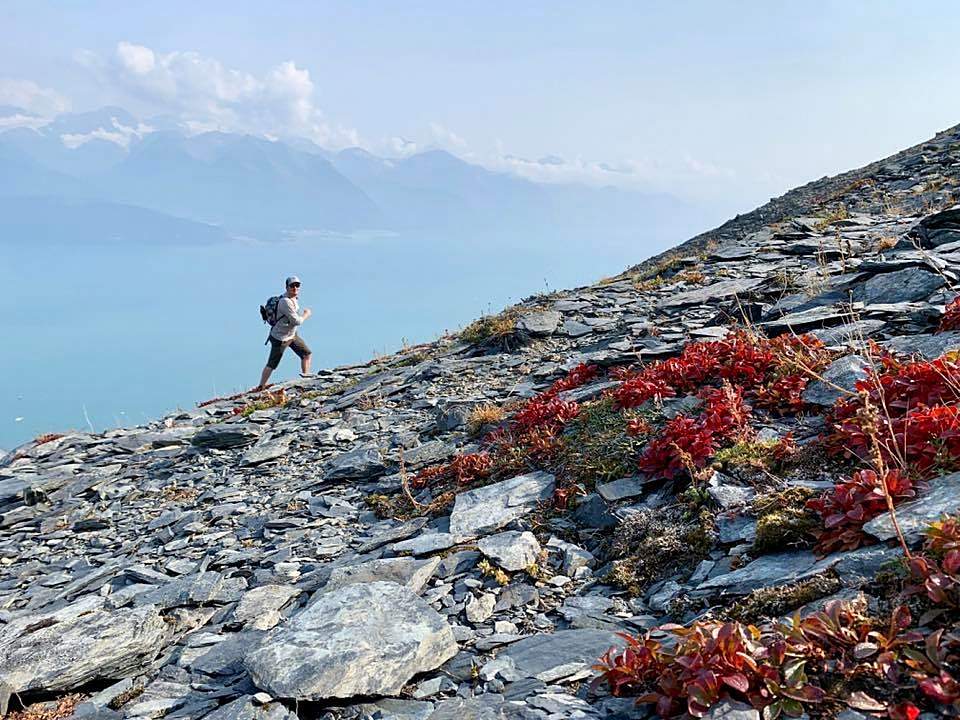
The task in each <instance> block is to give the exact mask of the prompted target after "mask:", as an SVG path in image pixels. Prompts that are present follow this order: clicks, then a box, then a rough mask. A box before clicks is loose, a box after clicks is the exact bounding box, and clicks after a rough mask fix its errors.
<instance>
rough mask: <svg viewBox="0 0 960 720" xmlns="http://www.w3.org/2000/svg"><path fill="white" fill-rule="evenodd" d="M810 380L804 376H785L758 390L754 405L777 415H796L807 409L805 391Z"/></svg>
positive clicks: (755, 393)
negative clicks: (804, 397)
mask: <svg viewBox="0 0 960 720" xmlns="http://www.w3.org/2000/svg"><path fill="white" fill-rule="evenodd" d="M809 382H810V378H808V377H806V376H804V375H784V376H783V377H781V378H777V379H776V380H773V381H772V382H770V383H769V384H767V385H762V386H760V387H758V388H757V389H756V391H755V392H754V396H753V404H754V405H756V406H757V407H762V408H765V409H767V410H770V411H771V412H773V413H776V414H777V415H786V414H788V413H791V414H796V413H800V412H803V411H804V410H806V409H807V403H805V402H804V401H803V391H804V390H806V389H807V384H808V383H809Z"/></svg>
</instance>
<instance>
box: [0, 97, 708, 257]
mask: <svg viewBox="0 0 960 720" xmlns="http://www.w3.org/2000/svg"><path fill="white" fill-rule="evenodd" d="M5 117H7V118H15V119H22V118H23V117H26V116H25V115H24V114H23V111H20V110H18V109H17V108H0V127H3V119H4V118H5ZM30 121H31V124H35V123H33V119H32V118H30ZM10 122H11V123H12V122H13V120H11V121H10ZM28 195H30V196H49V197H58V198H71V199H78V198H84V199H87V200H97V201H99V202H101V203H104V205H102V206H101V210H100V211H99V212H97V213H94V214H93V215H90V214H86V215H83V216H81V217H78V216H77V213H76V211H75V210H74V211H72V215H73V217H75V218H77V219H85V220H87V221H90V222H94V220H93V218H94V216H95V217H96V222H95V223H94V225H95V227H96V228H98V229H99V230H98V231H100V232H103V231H104V228H105V227H107V225H108V219H109V218H111V217H113V218H116V219H117V221H118V222H120V218H121V217H124V218H126V217H127V216H126V215H124V214H123V213H119V214H118V213H116V212H113V211H109V212H108V211H106V210H104V209H103V208H106V207H108V206H110V205H111V204H112V205H123V206H132V207H140V208H146V209H150V210H153V211H155V212H158V213H163V214H164V215H168V216H173V218H183V219H189V220H193V221H198V222H201V223H205V224H212V225H217V226H220V227H222V228H224V229H225V231H226V232H230V233H233V234H242V235H250V236H255V237H258V238H261V239H275V238H278V237H283V236H284V235H286V234H289V233H294V232H302V231H317V230H335V231H351V230H369V229H377V230H380V229H387V230H401V231H412V232H418V231H441V232H448V231H454V230H457V229H462V228H464V227H471V228H474V229H484V228H488V229H510V230H524V231H525V230H527V229H534V228H536V229H538V230H542V231H546V232H549V231H550V229H551V228H553V229H563V230H564V231H569V230H571V229H573V230H579V229H582V230H584V231H590V232H603V233H609V232H613V231H617V232H621V233H622V232H627V231H631V230H642V232H643V238H644V239H647V240H656V239H661V238H662V239H667V240H675V239H677V238H679V237H682V236H684V235H689V234H690V233H692V232H693V231H695V230H697V229H699V226H700V225H701V222H702V220H701V218H702V216H701V214H700V213H699V212H698V211H697V209H696V208H693V207H691V206H689V205H687V204H685V203H682V202H680V201H678V200H676V199H675V198H672V197H669V196H666V195H652V194H643V193H639V192H633V191H627V190H619V189H616V188H597V187H588V186H585V185H577V184H568V185H559V184H546V183H535V182H531V181H529V180H525V179H523V178H521V177H519V176H516V175H513V174H509V173H503V172H494V171H491V170H488V169H486V168H483V167H480V166H478V165H473V164H471V163H468V162H466V161H464V160H462V159H460V158H458V157H456V156H455V155H452V154H451V153H449V152H446V151H443V150H430V151H427V152H423V153H419V154H417V155H413V156H410V157H406V158H402V159H389V158H382V157H377V156H376V155H373V154H371V153H369V152H367V151H366V150H363V149H361V148H350V149H347V150H342V151H340V152H337V153H333V152H330V151H328V150H326V149H324V148H322V147H321V146H319V145H317V144H316V143H314V142H313V141H311V140H308V139H304V138H289V139H284V140H282V141H270V140H266V139H263V138H257V137H252V136H249V135H237V134H230V133H221V132H208V133H202V134H199V135H188V134H186V133H185V132H184V131H183V130H182V128H180V127H179V124H178V122H177V121H176V119H175V118H172V117H159V116H158V117H155V118H150V119H148V120H147V121H141V120H139V119H138V118H136V117H134V116H133V115H131V114H130V113H128V112H127V111H125V110H123V109H122V108H117V107H107V108H101V109H99V110H96V111H93V112H85V113H67V114H63V115H60V116H58V117H57V118H54V119H53V120H52V121H50V122H49V123H47V124H46V125H41V126H39V127H26V126H24V127H15V128H13V129H9V130H7V131H6V132H0V197H2V196H20V197H22V196H28ZM71 207H76V206H71ZM18 218H19V219H18V222H22V221H23V220H25V219H26V218H25V217H24V215H23V213H20V214H19V215H18ZM173 218H171V219H173ZM124 222H125V220H124ZM124 222H120V225H119V226H118V228H117V231H118V232H117V233H115V234H116V235H118V236H128V235H129V232H128V231H129V228H128V227H127V226H126V225H124ZM9 224H10V223H9V222H6V223H5V222H4V221H3V220H2V219H0V230H2V229H3V228H4V227H7V226H9ZM18 227H20V228H22V226H18ZM78 233H79V234H80V235H84V234H85V233H86V229H85V228H81V229H79V230H78Z"/></svg>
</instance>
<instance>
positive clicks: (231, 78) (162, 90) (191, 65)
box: [76, 41, 360, 147]
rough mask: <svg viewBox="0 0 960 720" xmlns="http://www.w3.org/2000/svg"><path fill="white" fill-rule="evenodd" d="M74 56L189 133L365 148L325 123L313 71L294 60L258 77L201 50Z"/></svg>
mask: <svg viewBox="0 0 960 720" xmlns="http://www.w3.org/2000/svg"><path fill="white" fill-rule="evenodd" d="M76 58H77V60H78V61H79V62H80V63H81V64H83V65H84V66H86V67H87V68H90V69H91V70H93V71H95V72H97V73H98V74H99V75H100V76H101V77H102V78H103V79H104V80H105V81H106V82H108V83H109V84H112V85H115V86H117V87H119V88H121V89H123V90H125V91H127V92H129V93H130V94H131V95H134V96H136V97H137V98H139V99H140V100H142V101H146V102H147V103H149V104H152V105H155V106H157V107H158V108H160V109H162V111H163V112H166V113H174V114H176V115H178V116H179V117H180V118H181V120H182V122H183V124H184V127H186V128H188V129H190V130H192V131H199V132H202V131H206V130H223V131H225V132H242V133H250V134H255V135H270V136H273V137H284V136H291V135H296V136H302V137H307V138H310V139H311V140H313V141H315V142H317V143H320V144H321V145H325V146H328V147H346V146H349V145H357V144H360V137H359V134H358V133H357V131H356V130H353V129H352V128H344V127H340V126H337V125H334V124H332V123H330V122H329V121H328V120H327V119H326V118H325V117H324V114H323V112H322V111H321V110H320V108H319V107H318V106H317V104H316V89H315V87H314V84H313V80H312V79H311V77H310V71H309V70H306V69H305V68H300V67H297V65H296V63H294V62H292V61H287V62H283V63H280V64H279V65H277V66H276V67H274V68H272V69H270V70H268V71H267V72H265V73H263V74H262V75H259V76H258V75H255V74H253V73H250V72H246V71H243V70H237V69H233V68H228V67H226V66H224V65H223V64H222V63H221V62H220V61H219V60H216V59H215V58H210V57H206V56H204V55H201V54H200V53H197V52H193V51H174V52H169V53H162V52H157V51H155V50H153V49H151V48H149V47H146V46H143V45H137V44H135V43H131V42H127V41H122V42H120V43H118V44H117V47H116V51H115V52H114V54H113V56H111V57H110V58H107V59H103V58H100V57H98V56H96V55H95V54H93V53H90V52H87V51H83V52H80V53H77V55H76Z"/></svg>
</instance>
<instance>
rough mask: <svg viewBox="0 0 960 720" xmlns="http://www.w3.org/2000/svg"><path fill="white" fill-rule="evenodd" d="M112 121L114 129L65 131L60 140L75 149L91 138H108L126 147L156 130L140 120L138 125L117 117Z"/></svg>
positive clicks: (100, 128)
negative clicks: (127, 122)
mask: <svg viewBox="0 0 960 720" xmlns="http://www.w3.org/2000/svg"><path fill="white" fill-rule="evenodd" d="M111 121H112V128H113V129H112V130H108V129H106V128H103V127H99V128H97V129H96V130H93V131H91V132H88V133H63V134H62V135H61V136H60V142H62V143H63V144H64V145H65V146H67V147H68V148H70V149H71V150H73V149H75V148H78V147H80V146H81V145H83V144H84V143H87V142H90V141H91V140H106V141H108V142H112V143H115V144H117V145H119V146H120V147H122V148H124V149H126V148H128V147H130V142H131V141H132V140H133V139H134V138H141V137H143V136H144V135H146V134H148V133H151V132H153V130H154V128H152V127H150V126H149V125H147V124H145V123H142V122H138V123H137V126H136V127H129V126H127V125H124V124H122V123H121V122H120V121H119V120H117V119H116V118H111Z"/></svg>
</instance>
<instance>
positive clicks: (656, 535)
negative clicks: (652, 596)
mask: <svg viewBox="0 0 960 720" xmlns="http://www.w3.org/2000/svg"><path fill="white" fill-rule="evenodd" d="M715 539H716V533H715V530H714V527H713V520H712V515H711V513H709V512H706V511H704V512H701V513H700V514H698V515H697V516H695V517H694V518H692V519H690V518H685V517H684V513H683V509H682V508H673V509H670V510H642V511H640V512H637V513H634V514H632V515H630V517H629V518H627V519H626V520H624V522H623V523H622V524H621V525H620V527H619V528H618V534H617V537H616V538H615V540H614V544H613V547H612V549H611V555H612V556H613V557H616V558H621V559H619V560H617V561H616V562H615V563H614V567H613V572H612V573H611V576H610V577H609V578H608V579H609V580H610V581H611V582H613V583H614V584H616V585H618V586H619V587H622V588H624V589H625V590H627V591H629V592H630V593H632V594H634V595H640V594H642V593H643V591H644V590H645V589H646V587H647V586H648V585H650V584H651V583H653V582H656V581H657V580H659V579H661V578H662V577H664V576H666V575H667V574H669V573H671V572H674V571H676V570H678V569H680V568H684V567H692V566H693V565H694V564H695V563H697V562H699V561H700V560H703V559H704V558H705V557H706V556H707V555H708V554H709V552H710V550H711V549H712V548H713V545H714V543H715Z"/></svg>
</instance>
